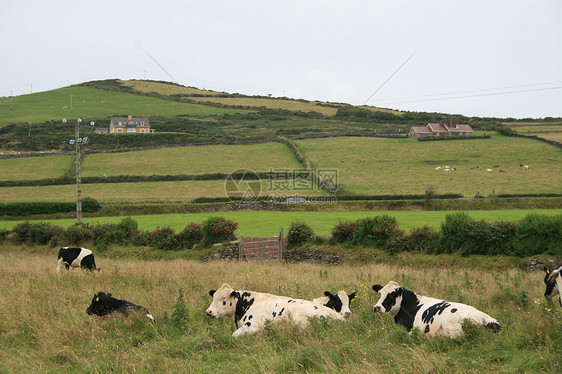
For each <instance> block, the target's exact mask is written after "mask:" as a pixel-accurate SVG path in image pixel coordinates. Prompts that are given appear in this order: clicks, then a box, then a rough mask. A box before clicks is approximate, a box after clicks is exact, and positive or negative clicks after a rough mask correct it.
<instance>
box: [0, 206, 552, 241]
mask: <svg viewBox="0 0 562 374" xmlns="http://www.w3.org/2000/svg"><path fill="white" fill-rule="evenodd" d="M450 213H451V212H450V211H419V210H416V211H392V212H389V211H380V212H376V211H321V212H297V211H289V212H279V211H255V212H254V211H232V212H216V213H189V214H154V215H142V216H133V217H132V218H133V219H134V220H135V221H137V222H138V224H139V229H142V230H150V231H152V230H154V229H156V228H157V227H159V226H160V227H166V226H169V227H171V228H173V229H174V230H176V232H178V231H181V230H183V228H184V227H185V226H186V225H188V224H189V223H191V222H195V223H199V224H201V223H202V222H203V221H205V220H207V219H209V218H210V217H216V216H221V217H224V218H226V219H229V220H232V221H234V222H237V223H238V224H239V225H238V230H237V231H236V233H237V234H238V235H240V234H242V235H244V236H273V235H277V233H278V232H279V228H280V227H284V228H285V233H286V232H287V229H288V228H289V226H290V224H291V222H296V221H299V222H304V223H306V224H308V225H310V227H312V228H313V229H314V231H315V234H316V235H320V236H327V235H331V230H332V228H333V227H334V225H335V224H337V223H339V222H343V221H355V220H358V219H361V218H367V217H374V216H377V215H384V214H386V215H390V216H393V217H395V218H396V220H397V221H398V224H399V226H400V228H401V229H403V230H406V231H408V230H410V229H411V228H415V227H423V226H424V225H428V226H431V227H433V228H434V229H436V230H439V229H440V227H441V223H442V222H445V216H446V215H447V214H450ZM466 213H467V214H468V215H470V216H471V217H473V218H474V219H476V220H482V219H483V220H485V221H486V222H492V221H517V220H520V219H522V218H523V217H525V216H526V215H528V214H531V213H536V214H547V215H557V214H562V209H527V210H524V209H522V210H515V209H510V210H470V211H467V212H466ZM122 219H123V217H119V216H116V217H84V218H83V221H84V223H87V224H100V223H119V222H120V221H121V220H122ZM41 221H42V222H49V223H52V224H56V225H59V226H62V227H68V226H72V225H74V223H75V222H76V220H75V219H72V218H67V219H52V220H41ZM20 222H24V220H17V221H0V230H10V229H12V228H13V227H14V226H15V225H17V224H18V223H20Z"/></svg>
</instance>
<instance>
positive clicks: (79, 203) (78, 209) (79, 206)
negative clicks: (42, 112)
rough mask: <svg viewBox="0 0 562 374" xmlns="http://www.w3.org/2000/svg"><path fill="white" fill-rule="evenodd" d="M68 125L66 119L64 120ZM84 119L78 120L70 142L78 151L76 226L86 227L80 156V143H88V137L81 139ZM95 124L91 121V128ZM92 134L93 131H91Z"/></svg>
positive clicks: (76, 162)
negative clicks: (83, 212)
mask: <svg viewBox="0 0 562 374" xmlns="http://www.w3.org/2000/svg"><path fill="white" fill-rule="evenodd" d="M62 122H63V123H66V118H64V119H63V120H62ZM81 122H82V118H78V119H77V120H76V125H75V126H74V139H71V140H70V142H69V143H70V144H71V145H72V144H74V145H75V149H76V161H75V163H74V164H75V165H76V226H84V224H83V223H82V166H81V154H80V143H84V144H86V143H87V142H88V137H85V138H83V139H82V138H81V137H80V125H81ZM94 124H95V122H94V121H91V122H90V126H91V127H92V128H93V127H94ZM90 132H91V130H90Z"/></svg>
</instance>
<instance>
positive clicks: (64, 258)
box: [57, 247, 100, 273]
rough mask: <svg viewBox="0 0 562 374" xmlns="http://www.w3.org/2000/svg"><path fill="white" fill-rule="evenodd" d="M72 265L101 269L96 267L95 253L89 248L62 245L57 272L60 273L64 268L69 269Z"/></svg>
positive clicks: (88, 268) (74, 266)
mask: <svg viewBox="0 0 562 374" xmlns="http://www.w3.org/2000/svg"><path fill="white" fill-rule="evenodd" d="M71 267H73V268H77V267H80V268H82V269H87V270H100V269H99V268H97V267H96V261H95V260H94V254H93V253H92V251H90V250H89V249H86V248H70V247H62V248H61V249H59V257H58V263H57V273H60V272H61V270H62V269H63V268H64V269H65V270H66V271H68V270H69V269H70V268H71Z"/></svg>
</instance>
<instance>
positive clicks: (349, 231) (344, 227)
mask: <svg viewBox="0 0 562 374" xmlns="http://www.w3.org/2000/svg"><path fill="white" fill-rule="evenodd" d="M357 225H358V221H355V222H351V221H346V222H340V223H336V224H335V225H334V227H333V228H332V239H333V241H335V242H336V243H344V242H347V241H351V240H352V239H353V235H355V231H357Z"/></svg>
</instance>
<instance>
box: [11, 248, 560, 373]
mask: <svg viewBox="0 0 562 374" xmlns="http://www.w3.org/2000/svg"><path fill="white" fill-rule="evenodd" d="M24 250H25V251H29V252H28V254H27V255H25V256H23V255H22V252H21V251H24ZM0 251H2V257H3V265H2V271H1V272H0V282H2V284H3V287H2V288H0V300H1V301H2V302H0V315H2V321H1V323H0V372H6V373H15V372H57V373H60V372H96V373H105V372H174V373H179V372H184V373H188V372H189V373H213V374H215V373H232V372H247V373H293V372H295V373H296V372H299V373H301V372H302V373H304V372H322V373H337V372H348V373H399V372H409V373H421V372H425V373H427V372H438V373H475V372H477V373H514V372H529V373H530V372H551V373H554V372H558V371H559V370H560V359H561V357H562V349H561V347H560V344H559V343H560V340H561V339H562V328H561V327H560V318H561V317H562V312H561V309H560V307H559V306H557V305H554V306H553V305H552V304H551V303H549V302H546V301H545V300H544V299H543V297H542V294H543V292H544V286H543V283H542V277H543V275H542V272H538V271H537V272H525V271H522V270H518V269H513V270H509V271H502V272H499V273H498V272H483V271H476V270H470V269H463V268H456V267H454V266H450V267H448V268H443V269H436V268H433V269H431V271H428V269H420V268H409V267H396V266H388V265H376V264H371V265H363V266H347V265H343V266H339V267H329V266H320V265H310V264H293V265H291V264H258V263H231V262H214V263H199V262H192V261H186V260H174V261H139V260H119V259H113V260H109V259H106V258H104V257H103V256H98V258H97V262H98V265H99V266H101V268H102V270H101V271H100V272H94V273H89V272H82V271H76V270H75V271H72V272H70V273H69V274H66V275H63V276H57V274H56V272H55V266H56V251H57V249H54V248H53V249H46V248H35V249H33V251H34V252H35V253H34V252H31V249H24V248H21V249H20V248H5V247H4V248H3V247H0ZM389 280H395V281H397V282H399V283H400V284H402V285H403V286H405V287H407V288H409V289H411V290H414V291H416V292H418V293H419V294H425V295H430V296H436V297H442V298H445V299H449V300H454V301H461V302H465V303H468V304H470V305H473V306H475V307H477V308H479V309H481V310H483V311H485V312H487V313H488V314H490V315H491V316H493V317H495V318H497V319H498V320H499V322H500V323H501V325H502V330H501V331H500V332H499V333H497V334H496V333H492V332H490V331H486V330H484V329H481V328H478V327H476V326H468V329H467V334H466V336H465V337H463V338H460V339H457V340H450V339H441V338H435V339H428V338H425V337H423V336H421V335H420V334H419V333H414V334H411V335H409V334H408V333H407V332H406V331H405V330H404V329H403V328H402V327H400V326H397V325H395V324H394V322H393V321H392V319H391V318H390V317H389V316H388V315H382V316H381V315H375V314H374V312H373V311H372V306H373V305H374V304H375V302H376V301H377V298H378V296H377V294H375V293H374V292H373V291H372V290H371V286H372V284H375V283H382V284H385V283H386V282H388V281H389ZM223 282H228V283H230V284H231V285H232V286H234V287H235V288H236V289H239V290H240V289H246V290H255V291H261V292H270V293H274V294H282V295H289V296H292V297H298V298H304V299H312V298H314V297H318V296H320V295H322V294H323V292H324V291H325V290H331V291H336V290H340V289H344V290H346V291H348V292H349V291H356V292H357V293H358V297H357V298H356V299H355V300H354V302H353V303H352V308H351V309H352V312H353V315H352V316H351V317H350V318H349V319H348V320H347V321H344V322H339V323H338V322H335V321H312V323H311V326H310V327H309V328H308V329H306V330H301V329H298V328H296V327H294V326H291V325H280V326H269V327H268V328H267V329H266V330H265V331H264V332H262V333H260V334H258V335H255V336H247V337H243V338H239V339H236V340H235V339H233V338H232V336H231V334H232V331H233V329H232V325H231V322H230V321H229V320H228V319H225V318H223V319H218V320H211V319H209V318H208V317H207V316H205V313H204V312H205V309H206V308H207V307H208V305H209V304H210V301H211V298H210V297H209V296H208V291H209V290H210V289H217V288H218V287H220V285H221V284H222V283H223ZM180 289H181V290H182V292H183V298H181V299H180V300H178V295H179V290H180ZM99 291H104V292H111V293H112V294H113V296H115V297H117V298H122V299H126V300H129V301H132V302H135V303H137V304H140V305H143V306H145V307H147V308H148V309H149V311H150V312H151V313H152V314H153V315H154V316H155V318H156V321H157V322H156V323H155V324H151V323H149V322H148V321H147V320H146V319H145V317H143V316H131V317H130V318H128V319H127V318H124V317H122V316H119V315H115V316H109V317H104V318H99V317H95V316H89V315H87V314H86V312H85V310H86V308H87V307H88V305H89V304H90V301H91V299H92V296H93V294H94V293H96V292H99Z"/></svg>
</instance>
